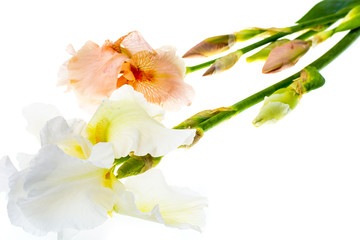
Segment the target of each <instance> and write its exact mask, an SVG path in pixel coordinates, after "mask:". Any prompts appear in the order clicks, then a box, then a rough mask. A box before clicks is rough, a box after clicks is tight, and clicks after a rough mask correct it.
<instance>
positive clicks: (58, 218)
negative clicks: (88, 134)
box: [8, 145, 121, 234]
mask: <svg viewBox="0 0 360 240" xmlns="http://www.w3.org/2000/svg"><path fill="white" fill-rule="evenodd" d="M95 147H96V146H95ZM95 147H94V148H95ZM94 153H96V152H94ZM108 174H109V172H108V169H104V168H99V167H97V166H95V165H93V164H92V163H91V162H89V161H86V160H81V159H78V158H75V157H72V156H69V155H66V154H65V153H64V152H63V151H62V150H60V149H59V148H58V147H57V146H54V145H47V146H45V147H43V148H42V149H41V150H40V151H39V153H38V155H37V156H36V157H35V158H34V159H33V160H32V162H31V164H30V167H29V168H28V169H25V170H23V171H21V172H19V173H18V174H16V175H15V176H14V177H13V179H12V181H11V191H10V193H9V203H8V213H9V218H10V220H11V222H12V223H13V224H14V225H17V226H21V227H23V228H24V229H25V230H26V231H29V232H31V233H35V234H36V233H37V234H39V233H40V234H41V233H47V232H61V231H63V230H65V229H77V230H81V229H90V228H94V227H96V226H98V225H100V224H102V223H103V222H104V221H105V220H106V219H107V218H108V212H111V211H112V210H113V207H114V205H115V203H116V196H118V195H119V193H118V192H114V189H116V191H120V190H121V186H120V187H119V186H118V185H119V184H120V182H118V181H116V182H113V183H112V184H109V183H108V182H107V181H108V178H107V176H108ZM115 185H116V186H117V187H116V188H115V187H113V186H115Z"/></svg>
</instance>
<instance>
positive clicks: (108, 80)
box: [67, 41, 127, 103]
mask: <svg viewBox="0 0 360 240" xmlns="http://www.w3.org/2000/svg"><path fill="white" fill-rule="evenodd" d="M111 45H112V43H111V42H110V41H106V42H105V44H104V45H103V46H102V47H99V45H97V44H95V43H93V42H91V41H88V42H86V43H85V45H84V46H83V47H82V48H81V49H80V50H79V51H78V52H77V53H76V55H75V56H73V57H72V58H71V59H70V60H69V63H68V66H67V67H68V78H69V87H70V88H72V89H73V90H74V91H75V92H76V94H77V95H78V97H79V98H80V99H81V100H84V101H90V102H93V103H96V102H99V101H101V99H102V98H104V97H108V96H110V95H111V93H112V92H113V91H114V90H115V89H116V88H117V78H118V74H119V72H120V69H121V66H122V64H123V62H124V61H125V60H126V59H127V56H125V55H122V54H119V53H118V52H116V51H115V50H113V49H112V48H111Z"/></svg>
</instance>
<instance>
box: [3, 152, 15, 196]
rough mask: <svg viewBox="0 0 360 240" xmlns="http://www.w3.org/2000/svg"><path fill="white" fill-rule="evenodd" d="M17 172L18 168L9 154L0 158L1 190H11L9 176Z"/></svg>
mask: <svg viewBox="0 0 360 240" xmlns="http://www.w3.org/2000/svg"><path fill="white" fill-rule="evenodd" d="M16 172H17V170H16V168H15V167H14V165H13V164H12V162H11V161H10V158H9V157H8V156H4V157H2V158H1V159H0V192H8V191H9V178H10V176H11V175H13V174H14V173H16Z"/></svg>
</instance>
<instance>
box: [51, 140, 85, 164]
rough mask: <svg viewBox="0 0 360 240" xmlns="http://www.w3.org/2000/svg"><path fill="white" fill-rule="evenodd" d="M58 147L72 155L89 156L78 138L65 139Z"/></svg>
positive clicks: (78, 156) (81, 157)
mask: <svg viewBox="0 0 360 240" xmlns="http://www.w3.org/2000/svg"><path fill="white" fill-rule="evenodd" d="M58 147H59V148H60V149H61V150H63V151H64V152H65V153H66V154H68V155H70V156H73V157H77V158H80V159H86V158H87V156H86V154H85V152H84V150H83V149H82V147H81V145H80V144H79V143H78V142H77V141H76V140H68V141H63V142H61V143H59V144H58Z"/></svg>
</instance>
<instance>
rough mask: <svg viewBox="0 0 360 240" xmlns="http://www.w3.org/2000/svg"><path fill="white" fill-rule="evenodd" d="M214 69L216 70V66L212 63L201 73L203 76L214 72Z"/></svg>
mask: <svg viewBox="0 0 360 240" xmlns="http://www.w3.org/2000/svg"><path fill="white" fill-rule="evenodd" d="M215 70H216V67H215V66H214V65H212V66H211V67H210V68H208V70H206V72H205V73H204V74H203V77H206V76H210V75H213V74H215Z"/></svg>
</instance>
